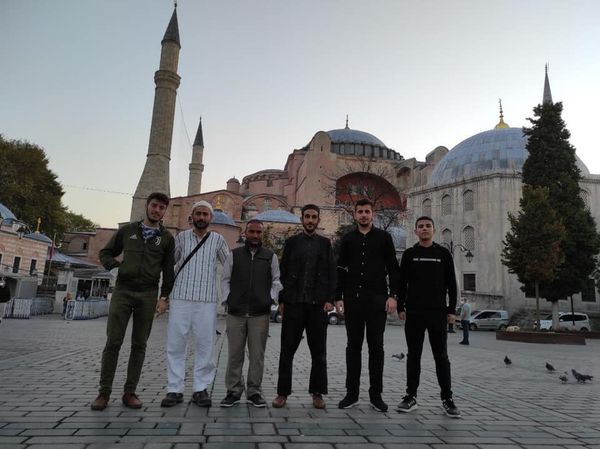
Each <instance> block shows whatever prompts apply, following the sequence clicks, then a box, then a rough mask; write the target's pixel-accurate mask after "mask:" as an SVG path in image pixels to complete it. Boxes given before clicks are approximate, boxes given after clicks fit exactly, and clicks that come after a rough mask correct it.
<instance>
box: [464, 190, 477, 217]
mask: <svg viewBox="0 0 600 449" xmlns="http://www.w3.org/2000/svg"><path fill="white" fill-rule="evenodd" d="M463 207H464V210H465V212H470V211H472V210H474V209H475V199H474V198H473V191H472V190H465V193H463Z"/></svg>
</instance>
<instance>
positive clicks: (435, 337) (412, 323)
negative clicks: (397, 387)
mask: <svg viewBox="0 0 600 449" xmlns="http://www.w3.org/2000/svg"><path fill="white" fill-rule="evenodd" d="M434 233H435V227H434V224H433V220H432V219H431V218H430V217H420V218H418V219H417V221H416V222H415V234H416V235H417V237H418V238H419V242H418V243H416V244H415V245H414V246H413V247H411V248H408V249H407V250H406V251H405V252H404V254H403V255H402V261H401V263H400V287H399V293H398V298H399V300H400V304H399V305H398V311H399V316H400V319H401V320H406V325H405V326H404V332H405V334H406V344H407V346H408V357H407V362H406V383H407V385H406V396H404V398H403V399H402V402H401V403H400V404H399V405H398V409H397V410H398V411H399V412H405V413H406V412H411V411H412V410H415V409H416V408H417V399H416V398H417V389H418V387H419V377H420V375H421V353H422V352H423V341H424V339H425V331H426V330H427V333H428V334H429V343H430V344H431V352H432V353H433V359H434V361H435V371H436V374H437V379H438V384H439V385H440V388H441V398H442V407H443V409H444V412H445V413H446V415H448V416H450V417H451V418H460V412H459V410H458V408H456V405H454V401H453V399H452V387H451V378H450V360H449V359H448V350H447V339H448V335H447V325H448V323H454V319H455V316H454V313H455V309H456V275H455V271H454V262H453V260H452V255H451V254H450V252H449V251H448V250H447V249H446V248H444V247H442V246H440V245H438V244H437V243H435V242H434V241H433V235H434ZM446 295H448V298H449V301H448V303H447V302H446Z"/></svg>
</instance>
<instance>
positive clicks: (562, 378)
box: [558, 371, 569, 384]
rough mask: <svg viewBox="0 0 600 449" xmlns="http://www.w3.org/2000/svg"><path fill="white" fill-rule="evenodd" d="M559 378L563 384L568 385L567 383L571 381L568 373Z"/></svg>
mask: <svg viewBox="0 0 600 449" xmlns="http://www.w3.org/2000/svg"><path fill="white" fill-rule="evenodd" d="M558 378H559V379H560V381H561V382H562V383H563V384H566V383H567V381H568V380H569V375H568V374H567V372H566V371H565V373H564V374H561V375H560V376H558Z"/></svg>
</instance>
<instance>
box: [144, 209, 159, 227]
mask: <svg viewBox="0 0 600 449" xmlns="http://www.w3.org/2000/svg"><path fill="white" fill-rule="evenodd" d="M146 218H147V219H148V221H149V222H150V223H152V224H157V223H160V219H159V220H155V219H153V218H152V217H150V215H149V214H148V211H146Z"/></svg>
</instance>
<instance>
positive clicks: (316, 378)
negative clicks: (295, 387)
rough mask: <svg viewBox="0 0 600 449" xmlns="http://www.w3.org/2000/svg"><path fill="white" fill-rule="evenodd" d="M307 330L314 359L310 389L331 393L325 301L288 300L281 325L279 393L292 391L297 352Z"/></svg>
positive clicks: (309, 390) (316, 391) (321, 392)
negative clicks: (292, 301)
mask: <svg viewBox="0 0 600 449" xmlns="http://www.w3.org/2000/svg"><path fill="white" fill-rule="evenodd" d="M304 329H306V340H307V342H308V348H309V349H310V355H311V358H312V366H311V369H310V381H309V384H308V392H309V393H311V394H316V393H319V394H327V313H326V312H325V311H324V310H323V304H309V303H299V304H292V303H286V304H285V305H284V309H283V322H282V324H281V352H280V355H279V380H278V381H277V394H278V395H282V396H289V395H290V393H291V392H292V368H293V365H294V354H296V350H297V349H298V345H299V344H300V341H301V340H302V334H303V333H304Z"/></svg>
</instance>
